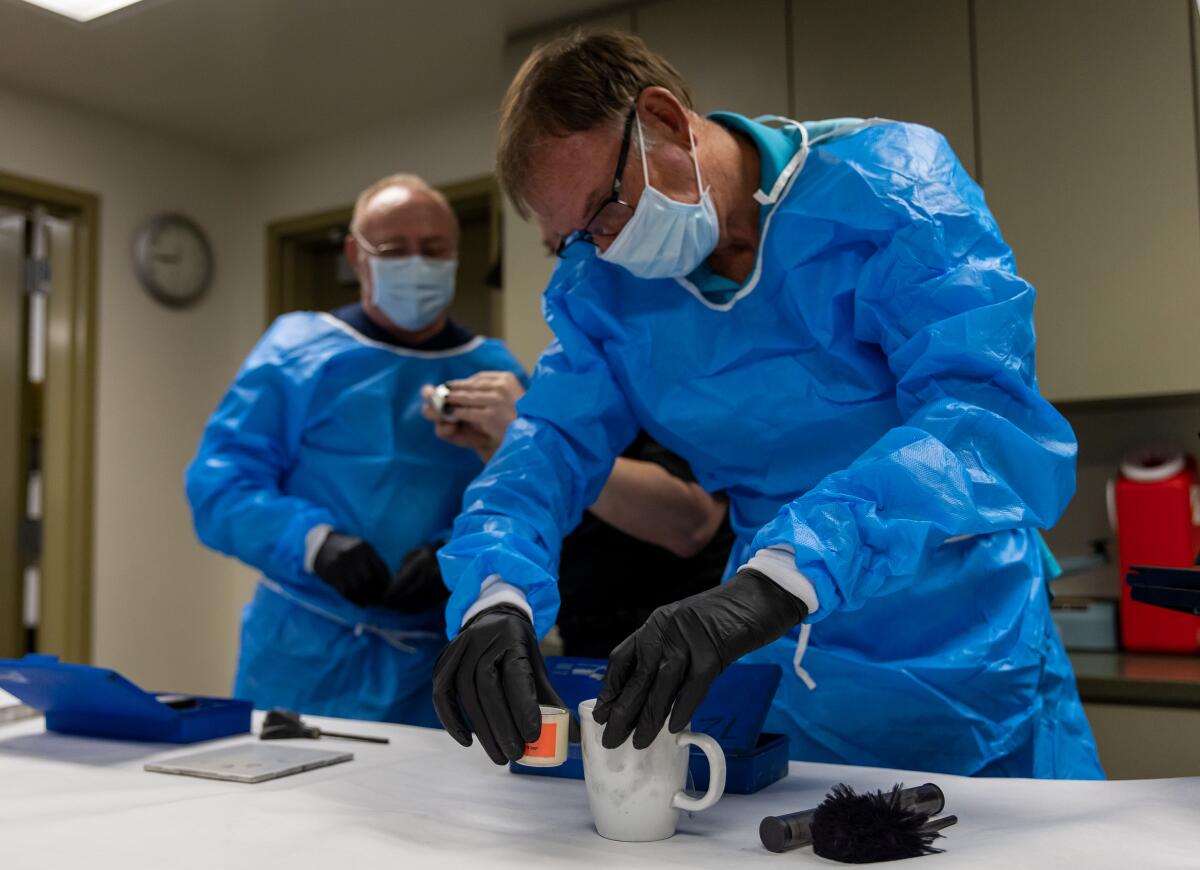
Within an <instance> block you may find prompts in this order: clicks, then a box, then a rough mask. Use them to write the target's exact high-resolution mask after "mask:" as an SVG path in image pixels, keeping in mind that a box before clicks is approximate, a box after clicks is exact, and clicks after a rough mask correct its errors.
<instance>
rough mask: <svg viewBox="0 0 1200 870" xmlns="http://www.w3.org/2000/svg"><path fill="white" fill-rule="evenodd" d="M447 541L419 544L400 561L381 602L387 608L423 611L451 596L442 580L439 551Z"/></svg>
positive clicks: (408, 611) (410, 611)
mask: <svg viewBox="0 0 1200 870" xmlns="http://www.w3.org/2000/svg"><path fill="white" fill-rule="evenodd" d="M444 544H445V541H441V542H439V543H436V544H430V545H428V546H425V547H418V548H417V549H415V550H413V551H412V552H411V553H409V554H408V555H407V556H405V557H404V561H403V562H402V563H401V564H400V570H399V571H397V572H396V573H395V575H394V576H393V577H392V579H391V582H390V583H389V584H388V587H387V590H386V591H385V592H384V594H383V600H382V601H380V604H382V605H383V606H384V607H387V608H389V609H391V610H398V611H400V612H401V613H421V612H423V611H426V610H430V609H431V608H434V607H436V606H437V605H439V604H441V603H442V602H443V601H445V600H446V599H447V598H449V597H450V590H449V589H447V588H446V585H445V584H444V583H443V582H442V569H441V567H440V566H439V565H438V560H437V551H438V550H440V549H441V548H442V546H443V545H444Z"/></svg>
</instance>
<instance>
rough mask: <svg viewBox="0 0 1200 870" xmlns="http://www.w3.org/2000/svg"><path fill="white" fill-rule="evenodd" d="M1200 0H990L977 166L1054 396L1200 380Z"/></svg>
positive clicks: (980, 8)
mask: <svg viewBox="0 0 1200 870" xmlns="http://www.w3.org/2000/svg"><path fill="white" fill-rule="evenodd" d="M1191 6H1192V3H1191V0H1155V2H1145V0H1054V2H1045V0H978V2H977V3H976V17H975V21H976V48H977V52H978V61H977V62H978V74H979V131H980V156H981V164H980V167H979V169H980V170H981V172H982V176H983V182H984V187H985V189H986V191H987V196H988V202H989V203H990V204H991V206H992V209H993V211H994V212H995V214H996V218H997V220H998V221H999V222H1000V228H1001V230H1003V232H1004V234H1005V237H1006V238H1007V239H1008V241H1009V243H1010V244H1011V245H1012V247H1013V250H1014V251H1015V252H1016V256H1017V265H1018V267H1019V268H1020V271H1021V274H1022V275H1023V276H1024V277H1025V278H1027V279H1028V280H1029V281H1031V282H1032V283H1033V284H1034V285H1035V286H1036V287H1037V289H1038V305H1037V326H1038V330H1039V332H1038V339H1039V340H1038V372H1039V376H1040V378H1041V382H1042V388H1043V391H1044V392H1045V393H1046V395H1047V396H1049V397H1050V398H1052V399H1057V400H1067V399H1088V398H1112V397H1120V396H1133V395H1147V394H1162V393H1174V392H1188V391H1195V390H1200V341H1198V340H1197V339H1198V335H1197V333H1198V329H1197V327H1198V326H1200V211H1198V191H1197V178H1196V159H1197V158H1196V124H1195V103H1194V97H1195V93H1194V85H1193V73H1194V70H1193V59H1192V50H1191V44H1190V34H1189V28H1190V26H1191V25H1190V17H1189V16H1190V15H1191V14H1192V13H1191Z"/></svg>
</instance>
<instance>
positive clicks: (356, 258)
mask: <svg viewBox="0 0 1200 870" xmlns="http://www.w3.org/2000/svg"><path fill="white" fill-rule="evenodd" d="M342 251H343V252H344V253H345V255H346V262H347V263H349V264H350V268H351V269H353V270H354V274H355V275H357V276H358V286H359V287H361V288H362V289H363V291H364V292H365V291H367V290H368V289H369V288H370V283H371V281H370V277H369V275H368V272H369V270H368V269H364V268H363V262H362V256H361V249H360V248H359V247H358V242H357V241H355V238H354V233H346V240H345V241H344V242H342Z"/></svg>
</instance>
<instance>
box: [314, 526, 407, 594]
mask: <svg viewBox="0 0 1200 870" xmlns="http://www.w3.org/2000/svg"><path fill="white" fill-rule="evenodd" d="M313 573H314V574H316V575H317V576H318V577H320V578H321V579H322V580H324V581H325V582H326V583H328V584H329V585H330V586H332V587H333V588H334V589H336V590H337V591H338V592H340V593H341V594H342V596H343V597H344V598H346V599H347V600H348V601H350V602H352V603H354V604H357V605H358V606H359V607H373V606H375V605H376V604H378V603H379V602H380V601H381V600H383V594H384V592H386V591H387V588H388V583H389V581H390V580H391V576H390V572H389V571H388V566H387V565H386V564H384V561H383V559H382V558H380V556H379V554H378V553H376V552H375V548H374V547H372V546H371V545H370V544H368V543H367V542H366V541H364V540H363V539H362V538H356V537H355V536H354V535H343V534H341V533H340V532H330V533H329V534H328V535H327V536H326V538H325V543H323V544H322V545H321V549H319V550H317V556H316V558H315V559H314V560H313Z"/></svg>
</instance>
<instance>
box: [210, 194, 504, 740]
mask: <svg viewBox="0 0 1200 870" xmlns="http://www.w3.org/2000/svg"><path fill="white" fill-rule="evenodd" d="M458 238H459V230H458V223H457V221H456V219H455V216H454V213H453V211H451V209H450V206H449V204H448V203H447V202H446V200H445V198H444V197H443V196H442V195H441V194H440V193H438V192H437V191H435V190H433V189H432V188H431V187H429V186H428V185H427V184H426V183H425V182H423V181H422V180H421V179H419V178H416V177H415V176H411V175H396V176H391V177H389V178H385V179H382V180H381V181H379V182H377V183H376V184H374V185H372V186H371V187H370V188H368V189H367V190H365V191H364V192H363V193H362V194H361V195H360V196H359V198H358V201H357V202H356V204H355V208H354V217H353V219H352V221H351V224H350V233H349V235H348V237H347V238H346V257H347V259H348V260H349V262H350V264H351V265H352V267H353V268H354V270H355V273H356V274H357V276H358V279H359V282H360V284H361V286H362V298H361V300H360V301H359V302H358V303H355V304H353V305H347V306H345V307H343V308H340V309H338V310H336V311H334V312H332V313H318V312H310V311H303V312H294V313H291V314H285V315H283V316H282V317H280V318H279V319H278V320H276V321H275V323H274V324H272V326H271V328H270V329H269V330H268V331H267V333H266V335H265V336H263V338H262V339H261V340H260V341H259V342H258V344H257V345H256V346H255V348H254V350H253V351H251V353H250V356H249V357H248V358H247V360H246V362H245V364H244V365H243V366H242V369H241V371H240V372H239V373H238V375H237V378H236V380H235V381H234V383H233V386H232V387H231V388H230V389H229V391H228V393H226V395H225V397H224V399H223V400H222V401H221V404H220V406H219V407H218V408H217V410H216V412H215V413H214V414H213V416H212V418H211V419H210V420H209V422H208V425H207V427H206V428H205V431H204V436H203V439H202V440H201V443H200V449H199V453H198V455H197V457H196V459H195V461H194V462H193V463H192V465H191V467H190V468H189V469H188V473H187V496H188V500H189V502H190V503H191V506H192V511H193V515H194V519H195V525H196V531H197V533H198V534H199V536H200V539H201V541H203V542H204V543H205V544H206V545H208V546H210V547H212V548H213V549H216V550H219V551H220V552H222V553H226V554H228V555H230V556H234V557H236V558H238V559H241V560H242V561H243V562H245V563H247V564H249V565H251V566H253V567H254V568H255V569H257V570H259V571H261V572H262V575H263V576H262V579H261V580H260V582H259V585H258V589H257V590H256V592H255V595H254V598H253V600H252V601H251V602H250V604H249V605H247V607H246V609H245V612H244V614H243V621H242V641H241V651H240V654H239V658H238V670H237V679H236V685H235V689H234V691H235V693H236V694H237V695H238V696H239V697H243V698H249V699H251V700H253V701H254V702H255V704H256V706H258V707H260V708H271V707H287V708H290V709H293V710H299V711H301V712H306V713H313V714H323V715H331V716H343V717H352V718H362V719H378V720H387V721H394V722H406V723H409V724H419V725H429V726H436V725H437V718H436V716H435V715H434V712H433V708H432V705H431V702H430V674H431V671H432V668H433V663H434V660H435V659H436V658H437V655H438V653H439V652H440V650H441V649H442V647H443V646H444V645H445V636H446V633H445V623H444V616H443V607H442V604H443V602H444V600H445V598H446V595H447V591H446V588H445V587H444V586H443V585H442V583H441V579H440V576H439V574H438V571H437V568H436V561H435V557H434V552H435V551H436V549H437V547H438V546H439V545H440V543H441V542H442V541H443V540H444V539H445V538H446V537H447V535H448V533H449V529H450V524H451V521H452V520H453V518H454V515H455V513H456V512H457V511H458V508H459V505H460V501H461V498H462V493H463V490H464V488H465V487H466V485H467V484H468V483H469V482H470V481H471V479H472V478H474V477H475V475H476V474H478V473H479V470H480V468H482V462H481V460H480V459H479V458H478V457H477V456H476V455H475V453H474V452H472V451H470V450H463V449H461V448H458V447H454V446H452V445H449V444H446V443H444V442H442V441H440V440H439V439H438V438H437V437H436V436H435V435H434V433H433V432H432V430H431V428H430V426H429V424H428V422H427V421H426V420H424V419H423V418H422V417H421V402H422V400H421V393H420V389H421V386H422V385H423V384H428V383H434V384H437V383H442V382H443V381H447V380H453V379H458V378H466V377H469V376H470V375H472V374H474V373H475V372H477V371H480V370H483V369H487V370H493V371H505V372H513V373H516V374H517V376H518V377H520V378H521V379H524V373H523V371H522V370H521V367H520V364H519V363H518V362H517V361H516V359H515V358H514V357H513V355H512V354H511V353H510V352H509V351H508V349H507V348H505V347H504V345H503V344H501V343H500V342H498V341H496V340H494V339H485V338H483V337H481V336H474V335H472V334H471V333H470V332H468V331H467V330H466V329H464V328H463V327H462V326H460V325H458V324H456V323H454V322H453V321H451V320H450V319H449V317H448V316H447V308H448V307H449V305H450V303H451V301H452V300H453V298H454V276H455V271H456V268H457V260H456V257H457V254H458Z"/></svg>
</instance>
